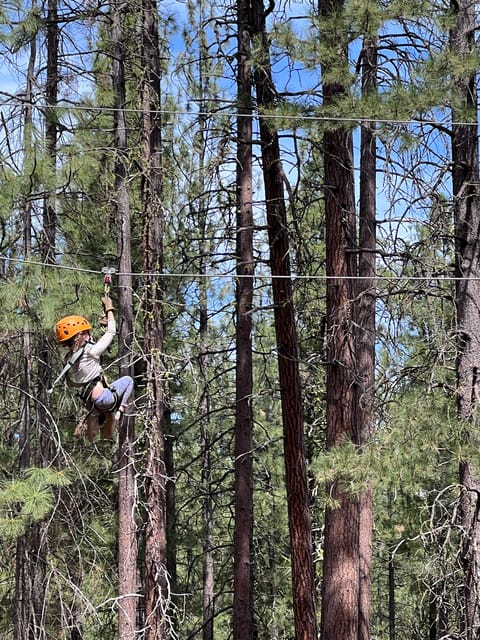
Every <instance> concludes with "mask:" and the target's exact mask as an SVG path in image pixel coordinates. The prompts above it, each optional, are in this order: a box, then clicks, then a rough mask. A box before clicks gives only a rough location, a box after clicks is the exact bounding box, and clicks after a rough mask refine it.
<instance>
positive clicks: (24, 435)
mask: <svg viewBox="0 0 480 640" xmlns="http://www.w3.org/2000/svg"><path fill="white" fill-rule="evenodd" d="M35 59H36V37H33V38H32V40H31V42H30V57H29V61H28V72H27V85H26V92H25V120H24V131H25V135H24V142H25V144H24V147H25V154H24V167H25V170H27V169H28V170H29V169H30V167H29V165H30V162H29V160H30V155H31V152H32V139H31V126H32V107H31V104H32V102H33V100H32V87H33V79H34V68H35ZM23 211H24V214H23V215H24V218H23V250H24V252H25V260H29V259H30V256H31V252H32V229H31V226H32V205H31V201H30V199H29V198H28V197H25V198H24V205H23ZM25 303H26V301H25ZM30 337H31V336H30V327H29V326H28V324H27V325H26V326H25V327H24V331H23V367H22V375H21V382H20V389H21V394H22V395H21V397H20V429H19V442H18V446H19V450H20V456H19V461H18V464H19V471H22V470H23V469H26V468H28V466H29V465H30V456H31V452H30V442H31V438H32V433H31V420H32V407H31V402H30V398H31V397H32V389H31V380H32V344H31V339H30ZM28 543H29V536H28V535H27V533H25V534H24V535H22V536H20V537H19V538H18V540H17V548H16V556H15V618H14V628H13V638H14V640H24V639H25V638H29V637H30V636H29V633H28V628H29V626H30V623H29V619H30V612H31V611H32V606H31V584H30V576H31V574H32V572H31V571H30V568H29V558H30V557H31V554H30V553H29V544H28Z"/></svg>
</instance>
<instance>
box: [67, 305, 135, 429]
mask: <svg viewBox="0 0 480 640" xmlns="http://www.w3.org/2000/svg"><path fill="white" fill-rule="evenodd" d="M102 304H103V308H104V312H105V316H104V318H103V319H102V320H103V323H104V324H105V323H106V331H105V333H104V334H103V335H102V336H101V338H100V339H99V340H98V341H97V342H94V340H93V339H92V337H91V334H90V331H91V329H92V325H91V324H90V323H89V322H88V320H87V319H86V318H84V317H82V316H75V315H73V316H66V317H65V318H62V319H61V320H59V321H58V322H57V323H56V325H55V331H56V335H57V341H58V342H59V343H60V344H61V345H62V346H63V347H66V348H67V349H68V354H67V357H66V358H65V368H64V372H65V375H66V377H67V382H68V384H69V386H71V387H76V388H78V389H79V391H80V397H81V399H82V400H83V402H84V403H85V405H86V407H87V409H88V412H89V413H88V416H87V419H86V422H87V438H88V440H89V441H90V442H93V441H94V439H95V435H96V433H97V431H98V429H99V425H100V423H101V422H103V424H102V427H101V434H102V437H103V438H110V437H111V436H112V434H113V432H114V430H115V428H116V427H117V426H118V423H119V420H120V417H121V416H122V414H123V412H124V411H125V410H126V408H127V407H128V403H129V398H130V396H131V394H132V391H133V380H132V378H131V377H130V376H123V377H121V378H119V379H118V380H115V381H114V382H112V383H111V384H110V385H107V384H106V381H105V378H104V376H103V371H102V367H101V364H100V358H101V356H102V355H103V353H105V351H106V350H107V349H108V347H109V346H110V344H111V343H112V340H113V338H114V337H115V334H116V332H117V327H116V322H115V316H114V315H113V311H114V309H113V305H112V301H111V299H110V297H109V296H107V295H106V296H104V297H103V298H102ZM62 373H63V372H62ZM61 375H62V374H61Z"/></svg>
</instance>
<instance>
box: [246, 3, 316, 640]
mask: <svg viewBox="0 0 480 640" xmlns="http://www.w3.org/2000/svg"><path fill="white" fill-rule="evenodd" d="M252 14H253V15H252V18H253V19H252V23H253V24H252V27H253V34H254V38H255V46H256V48H257V50H258V49H259V50H260V51H261V55H260V59H259V60H256V61H255V62H256V64H255V71H254V79H255V88H256V95H257V104H258V109H259V111H260V138H261V145H262V165H263V176H264V184H265V198H266V209H267V226H268V238H269V248H270V268H271V272H272V292H273V302H274V318H275V335H276V343H277V349H278V372H279V381H280V394H281V405H282V422H283V435H284V457H285V476H286V485H287V487H286V488H287V500H288V522H289V531H290V549H291V561H292V590H293V613H294V619H295V632H296V639H297V640H314V639H315V640H316V638H317V622H316V613H315V580H314V566H313V548H312V532H311V520H310V507H309V497H308V485H307V471H306V458H305V439H304V433H303V403H302V394H301V384H300V372H299V361H298V344H297V333H296V326H295V312H294V305H293V291H292V280H291V270H290V257H289V238H288V229H287V212H286V206H285V198H284V190H283V178H284V174H283V169H282V164H281V159H280V145H279V141H278V133H277V131H276V130H275V129H274V128H273V126H272V122H271V121H269V120H268V118H264V117H262V115H261V114H262V112H268V111H269V110H272V109H274V105H275V91H274V86H273V81H272V72H271V64H270V52H269V47H268V37H267V33H266V25H265V20H266V17H267V15H268V11H267V10H266V9H265V8H264V6H263V2H261V1H260V0H254V2H253V3H252Z"/></svg>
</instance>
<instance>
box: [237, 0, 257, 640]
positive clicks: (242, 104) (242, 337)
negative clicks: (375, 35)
mask: <svg viewBox="0 0 480 640" xmlns="http://www.w3.org/2000/svg"><path fill="white" fill-rule="evenodd" d="M249 6H250V2H249V1H248V0H239V1H238V3H237V12H238V13H237V16H238V18H237V19H238V62H237V65H238V68H237V95H238V97H237V102H238V114H237V131H238V141H237V251H236V255H237V292H236V296H237V299H236V304H237V308H236V320H237V322H236V325H237V326H236V383H235V384H236V405H235V531H234V548H233V559H234V582H233V640H251V639H252V638H253V593H252V588H253V558H252V541H253V484H252V434H253V413H252V390H253V364H252V315H251V311H252V303H253V275H254V263H253V209H252V207H253V204H252V97H251V94H252V81H251V71H250V58H251V54H250V33H249V29H248V26H249Z"/></svg>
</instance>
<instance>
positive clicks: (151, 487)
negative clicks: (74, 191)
mask: <svg viewBox="0 0 480 640" xmlns="http://www.w3.org/2000/svg"><path fill="white" fill-rule="evenodd" d="M142 24H143V28H142V67H143V74H144V75H143V81H142V85H141V94H142V211H143V267H144V271H145V273H147V274H148V273H159V274H160V273H162V271H163V226H164V222H163V209H162V173H161V130H160V116H159V107H160V100H161V96H160V51H159V42H158V16H157V6H156V2H154V1H151V0H145V1H144V2H142ZM144 290H145V294H144V298H143V310H144V330H145V338H144V352H145V359H146V407H145V412H146V436H147V441H148V446H147V460H146V469H145V503H146V507H147V522H146V525H145V613H146V627H147V633H146V638H147V640H163V639H164V638H166V637H168V633H169V629H168V620H167V617H166V612H168V609H169V602H170V592H169V581H168V576H167V570H166V549H167V535H166V515H165V503H166V485H165V482H166V481H165V478H166V468H165V424H164V417H165V416H164V413H165V400H164V390H163V383H164V365H163V360H162V354H163V305H162V301H163V291H162V281H161V279H160V277H158V276H151V277H148V276H145V289H144ZM170 624H172V621H170Z"/></svg>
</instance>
